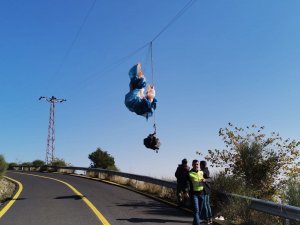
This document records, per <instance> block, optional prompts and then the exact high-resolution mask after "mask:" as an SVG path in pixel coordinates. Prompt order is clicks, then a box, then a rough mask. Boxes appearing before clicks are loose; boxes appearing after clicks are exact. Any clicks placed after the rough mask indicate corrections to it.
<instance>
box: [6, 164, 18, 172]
mask: <svg viewBox="0 0 300 225" xmlns="http://www.w3.org/2000/svg"><path fill="white" fill-rule="evenodd" d="M14 166H18V163H15V162H11V163H8V169H9V170H12V169H13V168H14Z"/></svg>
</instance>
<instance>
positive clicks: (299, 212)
mask: <svg viewBox="0 0 300 225" xmlns="http://www.w3.org/2000/svg"><path fill="white" fill-rule="evenodd" d="M46 167H47V168H51V169H55V170H72V171H75V170H81V171H87V172H90V171H93V172H98V173H105V174H107V175H114V176H120V177H125V178H129V179H133V180H137V181H143V182H147V183H151V184H156V185H160V186H163V187H167V188H172V189H176V182H172V181H165V180H160V179H156V178H153V177H148V176H141V175H136V174H130V173H122V172H117V171H111V170H105V169H100V168H86V167H57V166H46ZM14 168H21V169H22V170H23V168H29V170H30V168H36V167H34V166H14ZM225 195H226V196H227V197H234V198H239V199H242V200H246V201H248V202H249V208H251V209H253V210H256V211H260V212H263V213H267V214H270V215H274V216H279V217H282V218H285V219H287V220H286V223H285V224H289V220H295V221H298V222H299V221H300V207H295V206H290V205H282V204H278V203H274V202H271V201H266V200H261V199H256V198H250V197H246V196H241V195H237V194H225Z"/></svg>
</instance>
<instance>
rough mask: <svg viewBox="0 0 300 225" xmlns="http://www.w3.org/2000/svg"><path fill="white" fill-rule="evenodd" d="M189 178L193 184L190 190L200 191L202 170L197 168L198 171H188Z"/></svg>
mask: <svg viewBox="0 0 300 225" xmlns="http://www.w3.org/2000/svg"><path fill="white" fill-rule="evenodd" d="M189 177H190V180H191V182H192V184H193V190H192V191H202V190H203V184H202V180H203V172H202V171H201V170H199V171H198V172H195V171H192V170H191V171H190V172H189Z"/></svg>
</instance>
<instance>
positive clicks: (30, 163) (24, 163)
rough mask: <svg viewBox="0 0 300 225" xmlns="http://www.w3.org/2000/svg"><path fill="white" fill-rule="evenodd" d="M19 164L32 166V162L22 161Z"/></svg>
mask: <svg viewBox="0 0 300 225" xmlns="http://www.w3.org/2000/svg"><path fill="white" fill-rule="evenodd" d="M21 166H32V162H22V163H21Z"/></svg>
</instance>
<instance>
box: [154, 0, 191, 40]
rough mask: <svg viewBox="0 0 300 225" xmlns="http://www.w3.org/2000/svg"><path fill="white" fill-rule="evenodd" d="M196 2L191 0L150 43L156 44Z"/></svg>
mask: <svg viewBox="0 0 300 225" xmlns="http://www.w3.org/2000/svg"><path fill="white" fill-rule="evenodd" d="M195 2H196V0H190V1H189V2H188V3H187V4H186V5H185V6H184V7H183V8H182V9H181V10H180V11H179V12H178V13H177V14H176V15H175V16H174V18H173V19H172V20H171V21H170V22H169V23H168V24H167V25H166V26H165V27H164V28H163V29H162V30H161V31H160V32H159V33H158V34H157V35H156V36H155V37H154V38H153V39H152V40H151V41H150V42H154V41H155V40H156V39H157V38H158V37H159V36H160V35H161V34H162V33H164V32H165V31H166V30H167V29H168V28H169V27H170V26H171V25H172V24H173V23H174V22H175V21H176V20H178V19H179V18H180V17H181V16H182V15H183V14H184V13H185V12H186V11H187V10H188V9H189V8H190V7H191V6H192V5H193V4H194V3H195Z"/></svg>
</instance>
